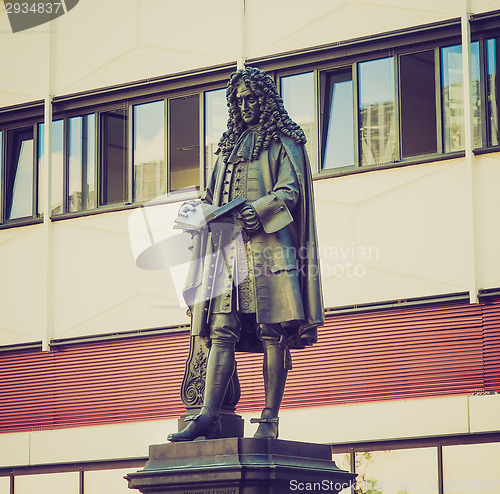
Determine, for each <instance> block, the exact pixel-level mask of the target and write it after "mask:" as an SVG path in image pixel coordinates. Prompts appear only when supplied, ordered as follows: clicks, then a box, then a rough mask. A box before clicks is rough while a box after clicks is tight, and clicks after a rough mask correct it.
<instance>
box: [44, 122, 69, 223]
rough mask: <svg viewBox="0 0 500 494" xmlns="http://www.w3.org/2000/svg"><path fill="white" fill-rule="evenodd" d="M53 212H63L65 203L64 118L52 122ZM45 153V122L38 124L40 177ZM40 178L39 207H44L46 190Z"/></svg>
mask: <svg viewBox="0 0 500 494" xmlns="http://www.w3.org/2000/svg"><path fill="white" fill-rule="evenodd" d="M51 145H52V204H51V207H52V213H53V214H57V213H61V212H62V204H63V175H64V172H63V170H64V150H63V148H64V120H55V121H53V122H52V144H51ZM44 154H45V124H44V123H41V124H39V125H38V163H39V170H40V177H42V176H43V167H44V166H45V161H44ZM42 183H43V182H42V181H41V180H40V179H39V184H40V185H39V208H40V209H43V203H44V198H45V192H46V191H45V190H44V189H43V186H42Z"/></svg>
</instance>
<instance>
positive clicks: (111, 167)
mask: <svg viewBox="0 0 500 494" xmlns="http://www.w3.org/2000/svg"><path fill="white" fill-rule="evenodd" d="M127 124H128V114H127V109H126V108H118V109H115V110H109V111H105V112H102V113H100V125H101V168H100V180H101V190H100V205H107V204H124V203H126V202H127V195H128V187H127Z"/></svg>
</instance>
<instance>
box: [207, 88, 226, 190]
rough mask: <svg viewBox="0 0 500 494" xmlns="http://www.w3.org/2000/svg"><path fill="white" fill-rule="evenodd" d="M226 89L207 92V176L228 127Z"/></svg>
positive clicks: (215, 159)
mask: <svg viewBox="0 0 500 494" xmlns="http://www.w3.org/2000/svg"><path fill="white" fill-rule="evenodd" d="M227 119H228V112H227V104H226V90H225V89H217V90H216V91H207V92H206V93H205V177H206V179H205V180H206V181H208V178H209V177H210V174H211V173H212V170H213V168H214V165H215V162H216V161H217V156H216V154H215V152H216V151H217V148H218V144H219V140H220V138H221V136H222V133H223V132H225V130H226V129H227Z"/></svg>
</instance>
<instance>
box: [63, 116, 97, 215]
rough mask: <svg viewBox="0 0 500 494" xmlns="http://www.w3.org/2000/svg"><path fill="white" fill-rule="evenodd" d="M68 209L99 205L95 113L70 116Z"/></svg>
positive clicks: (73, 209) (77, 209)
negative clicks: (97, 203) (97, 201)
mask: <svg viewBox="0 0 500 494" xmlns="http://www.w3.org/2000/svg"><path fill="white" fill-rule="evenodd" d="M67 175H68V181H67V183H68V193H67V201H68V211H71V212H74V211H86V210H88V209H93V208H95V206H96V184H95V115H94V114H90V115H83V116H78V117H72V118H70V119H69V161H68V173H67Z"/></svg>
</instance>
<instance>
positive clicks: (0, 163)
mask: <svg viewBox="0 0 500 494" xmlns="http://www.w3.org/2000/svg"><path fill="white" fill-rule="evenodd" d="M2 137H3V134H2V131H1V130H0V204H2V199H3V183H2V180H3V139H2ZM1 215H2V207H1V206H0V222H1V221H2V217H1Z"/></svg>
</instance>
